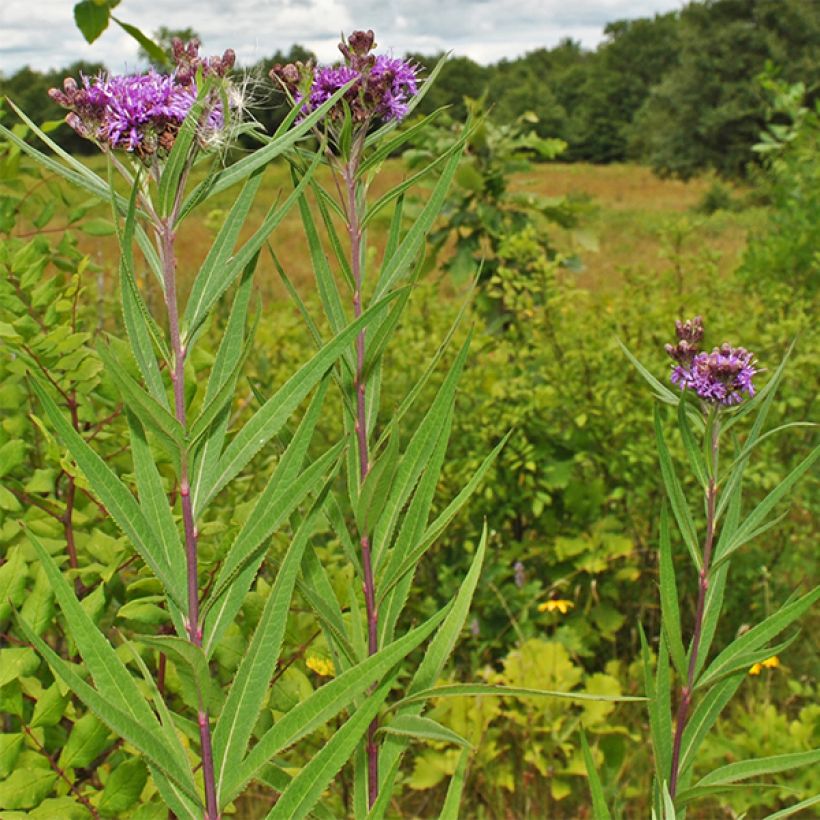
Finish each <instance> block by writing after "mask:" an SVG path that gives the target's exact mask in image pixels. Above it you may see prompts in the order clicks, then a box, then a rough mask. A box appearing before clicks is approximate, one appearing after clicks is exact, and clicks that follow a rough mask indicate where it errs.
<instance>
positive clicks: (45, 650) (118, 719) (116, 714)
mask: <svg viewBox="0 0 820 820" xmlns="http://www.w3.org/2000/svg"><path fill="white" fill-rule="evenodd" d="M19 624H20V628H21V629H22V631H23V633H24V634H25V636H26V638H27V640H29V641H30V642H31V643H32V645H33V646H34V648H35V649H36V650H37V651H38V652H39V653H40V654H41V655H42V656H43V657H44V658H45V659H46V662H47V663H48V665H49V666H50V667H51V668H52V670H53V671H54V673H55V674H56V675H58V676H59V677H60V678H62V680H63V681H64V683H66V685H68V686H69V688H70V689H71V690H72V691H73V692H74V694H75V695H76V696H77V697H78V698H79V699H80V700H81V701H82V702H83V703H84V704H85V705H86V706H87V707H88V708H89V709H90V710H91V711H92V712H93V713H94V714H95V715H96V716H97V717H98V718H99V719H100V720H101V721H103V723H105V724H106V725H107V726H108V727H109V728H110V729H111V730H112V731H114V732H116V733H117V734H118V735H119V736H120V737H122V738H123V739H124V740H126V741H127V742H128V743H130V744H131V745H132V746H134V747H135V748H136V749H137V750H138V751H139V752H140V753H142V754H143V755H144V756H145V757H146V759H148V760H150V761H151V762H152V763H154V764H155V765H156V766H157V767H158V768H159V769H161V770H162V772H163V773H164V774H165V775H167V776H168V777H169V778H170V779H171V780H173V781H174V782H175V783H176V785H177V786H178V787H179V788H180V789H182V791H183V792H184V793H185V794H186V795H188V797H189V798H191V799H192V800H195V801H198V797H197V794H196V787H195V785H194V782H193V778H192V776H191V771H190V768H189V767H188V765H187V760H186V759H185V757H184V752H182V755H183V756H182V757H181V758H180V755H179V751H178V750H177V749H172V748H169V746H168V745H167V744H166V743H165V742H164V741H163V739H162V738H163V737H164V734H163V732H162V729H161V728H160V727H159V724H158V723H157V721H156V718H152V722H153V723H154V724H156V729H154V728H151V729H147V728H146V724H145V722H143V721H140V720H136V719H135V718H134V717H133V715H132V714H131V713H130V712H128V711H126V710H125V709H124V708H120V706H118V705H116V704H115V703H113V702H112V701H111V700H110V699H109V698H108V697H105V696H103V695H102V694H100V693H99V692H97V690H95V689H93V688H92V687H91V686H89V685H88V684H87V683H86V682H85V681H84V680H83V679H82V677H81V676H80V675H79V674H78V672H77V671H75V669H77V667H76V666H75V665H74V664H69V663H66V661H64V660H63V659H62V658H61V657H60V656H59V655H58V654H57V653H56V652H54V650H53V649H51V647H50V646H49V645H48V644H47V643H45V641H43V640H42V638H40V637H38V636H37V635H35V634H34V633H33V632H32V631H31V629H30V627H29V626H28V624H26V622H25V621H23V620H20V621H19ZM138 700H139V702H141V703H144V701H143V700H142V695H138ZM148 725H149V726H150V725H151V724H150V723H149V724H148Z"/></svg>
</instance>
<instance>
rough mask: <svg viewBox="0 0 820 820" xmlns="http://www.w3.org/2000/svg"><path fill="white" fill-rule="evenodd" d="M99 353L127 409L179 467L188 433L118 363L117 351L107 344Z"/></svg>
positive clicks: (98, 346) (100, 346)
mask: <svg viewBox="0 0 820 820" xmlns="http://www.w3.org/2000/svg"><path fill="white" fill-rule="evenodd" d="M97 353H98V354H99V357H100V359H102V362H103V364H104V365H105V371H106V375H107V376H108V377H109V378H110V379H111V381H113V382H114V384H115V385H116V387H117V390H119V392H120V395H121V396H122V398H123V401H124V403H125V404H126V406H128V407H129V408H131V410H132V412H134V413H135V414H136V415H137V416H138V417H139V419H140V421H141V422H142V423H143V425H144V426H146V427H148V428H149V429H150V430H151V431H152V432H153V433H155V434H156V436H157V440H158V441H159V442H160V443H161V444H162V446H163V448H164V449H165V451H166V452H167V453H168V455H169V457H170V458H172V459H173V460H174V462H175V463H176V464H179V454H180V452H181V451H182V449H183V447H184V442H185V433H184V431H183V429H182V425H181V424H180V423H179V422H178V421H177V420H176V418H175V417H174V416H173V415H172V413H171V412H170V411H169V410H168V409H167V407H165V406H163V405H162V404H161V403H160V402H159V401H157V399H155V398H154V397H153V396H151V395H150V394H149V393H146V392H145V390H143V389H142V387H140V385H139V384H137V382H136V381H134V379H132V378H131V376H129V375H128V373H127V371H126V369H125V367H124V366H123V365H122V364H121V363H120V362H119V361H118V360H117V358H116V356H115V355H114V353H113V351H112V350H111V349H110V348H108V347H106V346H105V345H102V344H99V345H97Z"/></svg>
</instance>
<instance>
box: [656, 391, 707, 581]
mask: <svg viewBox="0 0 820 820" xmlns="http://www.w3.org/2000/svg"><path fill="white" fill-rule="evenodd" d="M655 438H656V440H657V445H658V458H659V460H660V464H661V476H662V478H663V483H664V486H665V487H666V495H667V496H668V498H669V504H670V505H671V507H672V513H673V515H674V516H675V521H676V522H677V524H678V529H680V532H681V535H682V536H683V542H684V543H685V544H686V547H687V549H688V550H689V554H690V555H691V557H692V561H693V563H694V564H695V566H696V567H697V568H698V570H700V568H701V566H702V565H703V559H702V558H701V554H700V548H699V547H698V534H697V530H696V529H695V522H694V519H693V518H692V512H691V510H690V509H689V505H688V504H687V503H686V496H685V495H684V494H683V489H682V487H681V485H680V482H679V481H678V477H677V475H676V474H675V468H674V466H673V464H672V458H671V456H670V455H669V449H668V448H667V446H666V439H665V438H664V435H663V426H662V424H661V413H660V408H659V407H658V406H657V405H656V406H655Z"/></svg>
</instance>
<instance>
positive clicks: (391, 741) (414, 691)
mask: <svg viewBox="0 0 820 820" xmlns="http://www.w3.org/2000/svg"><path fill="white" fill-rule="evenodd" d="M486 549H487V525H486V523H485V525H484V529H483V532H482V533H481V540H480V541H479V543H478V548H477V549H476V553H475V556H474V557H473V561H472V563H471V565H470V569H469V571H468V572H467V575H466V576H465V577H464V580H463V581H462V582H461V586H460V587H459V590H458V593H457V594H456V597H455V600H454V601H453V605H452V608H451V609H450V611H449V613H448V614H447V617H446V618H445V620H444V622H443V623H442V625H441V627H440V628H439V630H438V632H436V635H435V637H434V638H433V640H432V641H430V644H429V646H428V647H427V650H426V652H425V653H424V658H423V659H422V661H421V663H420V664H419V666H418V669H416V672H415V674H414V675H413V678H412V679H411V681H410V684H409V686H408V688H407V695H406V696H405V701H406V700H407V698H409V697H412V696H413V695H418V694H419V693H421V692H423V691H424V690H428V689H430V688H432V687H433V685H434V684H435V682H436V681H437V680H438V678H439V676H440V675H441V672H442V670H443V669H444V664H445V663H446V662H447V658H449V657H450V653H451V652H452V651H453V647H454V646H455V643H456V641H457V640H458V636H459V635H460V634H461V630H462V628H463V626H464V622H465V620H466V619H467V613H468V612H469V610H470V602H471V601H472V599H473V593H474V592H475V588H476V585H477V584H478V579H479V577H480V576H481V568H482V566H483V564H484V554H485V551H486ZM422 708H423V702H407V703H405V704H404V705H403V706H402V707H401V710H400V711H398V714H399V715H418V714H420V713H421V711H422ZM406 748H407V741H406V739H405V738H398V737H389V738H386V739H385V743H384V746H383V747H382V754H381V757H380V780H379V797H378V799H377V800H376V802H375V803H374V804H373V807H372V808H371V810H370V813H369V814H368V817H369V818H371V817H373V818H375V817H382V816H383V815H384V812H385V810H386V808H387V805H388V799H389V796H390V794H392V790H393V783H394V782H395V778H396V775H397V773H398V767H399V763H400V762H401V758H402V756H403V755H404V751H405V749H406Z"/></svg>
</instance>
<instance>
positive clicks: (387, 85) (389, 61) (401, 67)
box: [270, 31, 418, 123]
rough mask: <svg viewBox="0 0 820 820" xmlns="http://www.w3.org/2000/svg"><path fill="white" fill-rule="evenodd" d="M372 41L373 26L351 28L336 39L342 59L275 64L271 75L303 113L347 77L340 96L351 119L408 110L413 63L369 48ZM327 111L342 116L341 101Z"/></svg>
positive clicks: (400, 115)
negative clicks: (343, 38)
mask: <svg viewBox="0 0 820 820" xmlns="http://www.w3.org/2000/svg"><path fill="white" fill-rule="evenodd" d="M375 45H376V43H375V36H374V34H373V32H372V31H354V32H353V33H352V34H351V35H350V36H349V37H348V38H347V40H346V41H342V42H341V43H340V44H339V50H340V51H341V52H342V56H343V57H344V61H343V62H342V63H338V64H336V65H330V66H319V67H315V66H313V65H312V64H310V63H308V64H303V63H289V64H288V65H284V66H283V65H279V64H277V65H275V66H274V67H273V69H272V70H271V72H270V76H271V78H272V79H274V80H276V81H278V82H279V83H280V84H281V85H282V86H283V87H284V88H285V89H287V90H288V91H289V92H290V93H291V95H292V96H293V98H294V100H295V101H296V103H297V104H298V105H300V106H301V109H302V113H303V115H304V114H309V113H310V112H311V111H315V110H316V109H317V108H318V107H319V106H321V105H322V103H324V102H326V101H327V100H328V99H329V98H330V97H331V96H333V94H335V93H336V92H337V91H339V89H341V88H343V87H344V86H346V85H347V84H348V83H351V85H350V88H349V89H348V90H347V92H346V93H345V95H344V102H345V103H346V104H347V108H348V110H349V111H350V114H351V117H352V118H353V121H354V122H357V123H370V121H371V120H372V119H373V118H374V117H375V118H378V119H381V120H386V121H389V120H402V119H404V117H406V116H407V114H408V111H409V101H410V99H411V98H412V97H413V96H414V95H415V94H417V93H418V67H417V66H416V65H414V64H413V63H409V62H407V61H406V60H401V59H399V58H397V57H389V56H388V55H386V54H379V55H375V54H373V53H372V51H373V48H374V47H375ZM329 116H330V119H331V120H340V119H342V118H344V116H345V106H344V104H341V103H340V104H339V105H337V106H334V108H333V109H332V110H331V112H330V115H329Z"/></svg>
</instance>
